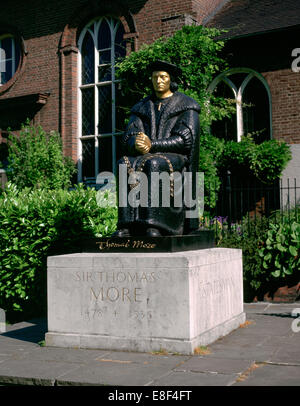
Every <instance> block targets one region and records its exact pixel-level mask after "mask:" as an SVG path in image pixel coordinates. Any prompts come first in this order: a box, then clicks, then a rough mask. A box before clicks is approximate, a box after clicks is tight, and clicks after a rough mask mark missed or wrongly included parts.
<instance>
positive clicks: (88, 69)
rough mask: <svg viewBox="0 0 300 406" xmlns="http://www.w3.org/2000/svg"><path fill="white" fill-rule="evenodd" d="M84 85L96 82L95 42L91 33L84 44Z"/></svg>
mask: <svg viewBox="0 0 300 406" xmlns="http://www.w3.org/2000/svg"><path fill="white" fill-rule="evenodd" d="M81 54H82V84H83V85H85V84H88V83H94V82H95V79H94V77H95V72H94V71H95V67H94V64H95V63H94V58H95V57H94V41H93V38H92V37H91V35H90V34H89V32H87V33H86V35H85V37H84V40H83V44H82V51H81Z"/></svg>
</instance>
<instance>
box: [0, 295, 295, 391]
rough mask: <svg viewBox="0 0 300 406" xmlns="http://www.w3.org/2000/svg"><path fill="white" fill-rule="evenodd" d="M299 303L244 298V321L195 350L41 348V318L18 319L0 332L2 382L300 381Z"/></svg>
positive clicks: (192, 383)
mask: <svg viewBox="0 0 300 406" xmlns="http://www.w3.org/2000/svg"><path fill="white" fill-rule="evenodd" d="M299 308H300V302H296V303H294V304H268V303H253V304H245V312H246V315H247V321H246V323H245V324H244V325H243V326H241V327H240V328H238V329H236V330H235V331H233V332H232V333H230V334H229V335H228V336H226V337H223V338H221V339H219V340H217V341H216V342H215V343H213V344H211V345H209V346H208V347H207V348H204V349H203V353H201V354H195V355H193V356H187V355H178V354H163V353H161V354H152V353H132V352H119V351H102V350H84V349H63V348H50V347H43V346H41V345H40V344H39V342H41V341H42V340H44V335H45V332H46V331H47V325H46V320H35V321H31V322H23V323H17V324H14V325H10V326H7V332H6V333H2V334H0V385H8V384H17V385H46V386H53V385H54V386H61V385H75V386H79V385H113V386H176V387H184V386H245V385H246V386H300V331H299V332H297V330H300V327H298V328H297V326H296V324H297V322H295V320H296V318H295V317H293V316H292V315H291V313H292V311H293V310H294V309H298V311H299V313H300V310H299ZM292 323H293V326H296V329H295V328H292ZM181 389H182V388H181Z"/></svg>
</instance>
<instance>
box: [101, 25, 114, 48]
mask: <svg viewBox="0 0 300 406" xmlns="http://www.w3.org/2000/svg"><path fill="white" fill-rule="evenodd" d="M106 48H111V32H110V27H109V25H108V22H107V21H106V19H103V20H102V23H101V25H100V28H99V32H98V49H106Z"/></svg>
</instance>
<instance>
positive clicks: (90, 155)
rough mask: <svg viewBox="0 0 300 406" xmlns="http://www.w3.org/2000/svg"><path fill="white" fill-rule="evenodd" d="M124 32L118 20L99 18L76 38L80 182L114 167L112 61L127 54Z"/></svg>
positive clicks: (117, 126)
mask: <svg viewBox="0 0 300 406" xmlns="http://www.w3.org/2000/svg"><path fill="white" fill-rule="evenodd" d="M123 35H124V28H123V25H122V23H121V22H120V21H119V20H116V19H114V18H108V17H102V18H101V19H99V20H97V21H93V22H91V23H90V24H88V25H87V26H86V27H85V29H84V30H83V31H82V33H81V35H80V37H79V51H80V52H79V55H80V56H79V112H80V114H79V131H80V140H79V168H78V169H79V170H78V172H79V181H81V180H85V179H87V178H93V179H95V178H96V177H97V175H98V174H99V173H100V172H103V171H110V172H115V169H116V160H117V145H118V143H119V142H118V137H120V135H121V134H122V124H121V123H119V116H118V107H117V100H118V93H119V83H118V80H117V79H116V74H115V73H116V66H115V64H116V62H117V61H119V60H120V59H122V58H124V57H125V55H126V43H125V41H124V39H123Z"/></svg>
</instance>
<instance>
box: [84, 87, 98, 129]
mask: <svg viewBox="0 0 300 406" xmlns="http://www.w3.org/2000/svg"><path fill="white" fill-rule="evenodd" d="M81 92H82V135H91V134H94V133H95V100H94V99H95V98H94V88H93V87H92V88H88V89H81Z"/></svg>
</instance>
